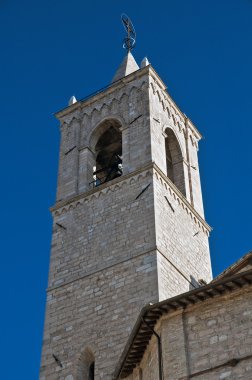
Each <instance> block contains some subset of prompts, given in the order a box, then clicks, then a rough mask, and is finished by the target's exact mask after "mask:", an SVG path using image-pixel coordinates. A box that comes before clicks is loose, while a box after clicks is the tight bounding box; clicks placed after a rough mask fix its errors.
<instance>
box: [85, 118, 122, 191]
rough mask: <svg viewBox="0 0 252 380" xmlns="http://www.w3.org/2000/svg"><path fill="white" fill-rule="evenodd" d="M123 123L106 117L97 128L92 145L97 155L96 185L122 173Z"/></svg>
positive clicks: (92, 138)
mask: <svg viewBox="0 0 252 380" xmlns="http://www.w3.org/2000/svg"><path fill="white" fill-rule="evenodd" d="M121 127H122V124H121V123H120V122H119V120H117V119H115V118H106V119H104V120H103V121H102V122H101V123H99V125H98V126H97V127H96V128H95V130H94V132H93V133H92V135H91V138H90V147H91V149H92V151H93V152H94V155H95V167H94V171H93V175H94V183H95V186H98V185H100V184H102V183H104V182H108V181H110V180H112V179H114V178H116V177H120V176H121V175H122V128H121Z"/></svg>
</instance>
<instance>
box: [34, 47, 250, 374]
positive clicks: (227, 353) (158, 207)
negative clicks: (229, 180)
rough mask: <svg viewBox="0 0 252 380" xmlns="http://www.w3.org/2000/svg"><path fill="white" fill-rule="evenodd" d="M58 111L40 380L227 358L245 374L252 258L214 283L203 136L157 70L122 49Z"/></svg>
mask: <svg viewBox="0 0 252 380" xmlns="http://www.w3.org/2000/svg"><path fill="white" fill-rule="evenodd" d="M56 117H57V118H58V120H59V122H60V131H61V144H60V158H59V173H58V186H57V199H56V203H55V205H54V206H53V207H52V209H51V212H52V216H53V234H52V245H51V260H50V272H49V283H48V289H47V304H46V319H45V327H44V339H43V349H42V359H41V370H40V380H59V379H60V380H92V379H105V380H111V379H121V378H128V379H134V380H136V379H138V380H145V379H146V380H147V379H148V380H149V379H152V380H161V379H167V380H168V379H171V380H175V379H176V380H177V379H189V378H192V377H195V378H197V379H201V380H203V379H204V380H205V379H210V378H211V379H213V378H218V379H219V378H220V379H224V378H228V376H229V375H227V374H229V370H227V368H226V367H228V368H229V367H230V366H228V365H227V366H226V367H225V366H222V367H220V368H218V369H217V370H216V371H217V372H216V374H218V376H219V377H213V373H210V372H207V373H206V372H204V373H203V374H202V373H200V371H204V370H207V369H209V368H212V367H218V365H222V364H223V363H224V364H225V363H226V362H228V361H231V360H233V362H232V363H233V364H235V360H236V361H237V360H238V362H237V363H236V364H235V365H233V367H232V366H231V367H232V368H233V369H234V371H236V370H238V372H234V373H235V374H237V373H238V375H239V376H244V377H235V376H236V375H234V376H233V372H232V371H231V372H230V373H231V376H233V377H229V378H230V379H238V378H241V379H251V378H252V375H251V374H252V372H251V371H252V364H251V363H252V362H251V359H249V358H247V357H248V356H249V355H250V354H249V350H250V351H251V348H250V347H252V345H251V341H252V323H251V321H252V312H251V311H250V310H251V302H250V303H249V302H248V301H249V299H248V297H249V294H250V296H251V293H249V292H251V290H250V288H251V287H250V284H251V281H252V277H251V274H250V273H249V265H250V264H249V263H250V261H249V260H250V256H249V257H248V256H247V257H246V259H244V260H243V261H242V263H245V262H246V265H247V266H246V271H243V270H242V269H241V268H240V266H238V267H239V268H238V269H239V271H238V273H235V274H233V272H232V271H231V272H232V273H231V275H230V271H229V272H228V274H225V275H223V278H220V279H216V280H212V271H211V263H210V255H209V245H208V238H209V233H210V230H211V229H210V227H209V225H208V224H207V223H206V221H205V219H204V210H203V202H202V194H201V185H200V173H199V165H198V154H197V152H198V143H199V140H200V138H201V135H200V133H199V131H198V130H197V129H196V127H195V126H194V124H193V123H192V122H191V121H190V119H189V118H188V117H187V116H186V115H185V114H184V113H183V112H181V110H180V109H179V108H178V106H177V105H176V104H175V102H174V101H173V99H172V98H171V96H170V95H169V94H168V92H167V91H166V86H165V85H164V83H163V82H162V80H161V79H160V77H159V76H158V74H157V73H156V72H155V70H154V69H153V68H152V66H151V65H149V63H148V61H147V60H146V59H144V60H143V61H142V64H141V67H138V65H137V63H136V62H135V60H134V58H133V56H132V54H131V53H130V52H129V53H128V54H127V55H126V57H125V59H124V60H123V62H122V64H121V66H120V67H119V69H118V71H117V72H116V74H115V76H114V78H113V82H112V83H111V85H110V86H108V87H107V88H105V89H104V90H102V91H99V92H97V93H95V94H93V95H91V96H89V97H87V98H86V99H83V100H81V101H76V100H75V99H74V98H73V99H71V102H70V104H69V106H68V107H67V108H65V109H63V110H62V111H60V112H58V113H57V114H56ZM246 260H247V261H246ZM244 265H245V264H244ZM242 268H243V267H242ZM232 270H233V269H232ZM247 270H248V273H247ZM245 272H246V275H244V273H245ZM242 273H243V274H242ZM226 276H228V279H229V280H227V277H226ZM230 276H231V277H232V276H233V277H234V278H233V277H232V282H231V280H230V278H231V277H230ZM242 276H243V277H242ZM225 281H227V282H225ZM216 284H217V285H216ZM243 297H245V298H246V301H245V302H244V298H243ZM250 299H251V297H250ZM146 305H147V306H146ZM224 305H225V306H224ZM249 305H250V307H249ZM224 309H225V311H224ZM238 310H239V312H238ZM231 311H232V312H231ZM232 316H233V317H234V318H233V319H232ZM240 318H241V321H242V322H241V321H240ZM239 321H240V322H239ZM249 322H250V324H249ZM228 328H230V333H229V335H228V332H227V331H226V330H227V329H228ZM222 330H223V331H222ZM225 331H226V332H225ZM236 334H237V336H238V338H237V337H236ZM224 336H225V337H226V338H224ZM229 338H230V339H229ZM238 341H239V342H240V344H238V343H237V342H238ZM235 342H236V343H235ZM230 345H231V346H232V347H233V351H232V349H231V348H230V347H231V346H230ZM238 346H239V347H238ZM250 353H251V352H250ZM244 358H246V359H244ZM249 360H250V361H249ZM241 366H242V368H243V369H242V370H240V367H241ZM244 366H246V369H244V368H245V367H244ZM239 371H240V372H239ZM247 374H248V375H247ZM249 374H250V377H249ZM238 375H237V376H238ZM211 376H212V377H211ZM214 376H215V375H214ZM216 376H217V375H216ZM221 376H222V377H221ZM225 376H226V377H225ZM246 376H247V377H246Z"/></svg>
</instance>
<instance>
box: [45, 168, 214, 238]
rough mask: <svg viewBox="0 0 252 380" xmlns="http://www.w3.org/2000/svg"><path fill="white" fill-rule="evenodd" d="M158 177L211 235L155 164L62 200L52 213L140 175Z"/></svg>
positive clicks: (66, 208) (194, 211)
mask: <svg viewBox="0 0 252 380" xmlns="http://www.w3.org/2000/svg"><path fill="white" fill-rule="evenodd" d="M151 173H152V174H153V175H156V177H157V178H158V179H161V183H162V184H163V185H164V186H165V187H166V189H167V186H168V188H169V189H170V193H171V195H172V196H173V198H174V199H176V200H177V202H178V203H179V205H180V206H181V207H182V208H183V209H184V210H185V211H186V212H187V214H188V215H189V216H190V217H191V219H193V220H194V222H195V223H197V224H198V225H199V227H201V228H202V230H203V232H205V233H206V234H207V235H209V232H210V231H211V230H212V228H211V227H210V226H209V225H208V224H207V222H206V221H205V220H204V219H203V218H202V216H200V214H199V213H198V212H197V211H196V210H195V209H194V208H193V206H192V205H191V204H190V203H189V202H188V200H187V199H186V198H185V197H184V195H183V194H182V193H181V192H180V191H179V190H178V189H177V187H176V186H175V185H174V183H173V182H172V181H171V180H170V179H169V178H168V177H167V176H166V175H165V174H164V173H163V172H162V170H161V169H160V168H159V167H158V166H157V165H156V164H155V163H153V162H150V163H149V164H147V165H145V166H144V167H142V168H140V169H137V170H135V171H134V172H131V173H128V174H125V175H123V176H121V177H118V178H115V179H114V180H112V181H110V182H107V183H104V184H103V185H100V186H99V187H96V188H94V189H91V190H89V191H86V192H84V193H81V194H78V195H76V196H74V197H71V198H70V199H66V200H62V201H59V202H57V203H56V204H55V205H54V206H52V207H51V208H50V211H51V212H52V213H55V214H56V213H57V214H58V215H59V214H61V213H62V212H65V211H67V210H68V209H70V208H74V207H76V206H77V205H78V204H81V203H83V202H84V200H88V198H91V197H96V198H98V197H99V196H100V195H101V194H104V193H107V192H108V191H114V190H115V189H116V188H118V187H120V186H121V185H122V184H123V183H125V182H129V183H130V180H132V179H134V178H135V177H138V176H140V175H148V174H151Z"/></svg>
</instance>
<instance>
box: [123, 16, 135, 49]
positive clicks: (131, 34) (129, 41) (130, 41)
mask: <svg viewBox="0 0 252 380" xmlns="http://www.w3.org/2000/svg"><path fill="white" fill-rule="evenodd" d="M121 20H122V23H123V26H124V28H125V30H126V32H127V37H125V38H124V40H123V48H124V49H127V51H128V52H130V51H131V50H132V49H134V47H135V44H136V32H135V29H134V26H133V24H132V22H131V20H130V18H129V17H128V16H127V15H126V14H125V13H123V14H122V15H121Z"/></svg>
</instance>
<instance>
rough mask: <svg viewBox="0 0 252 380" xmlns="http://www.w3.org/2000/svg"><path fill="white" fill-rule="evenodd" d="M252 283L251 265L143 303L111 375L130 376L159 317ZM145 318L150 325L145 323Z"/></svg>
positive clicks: (116, 377) (139, 360)
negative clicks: (152, 302) (244, 269)
mask: <svg viewBox="0 0 252 380" xmlns="http://www.w3.org/2000/svg"><path fill="white" fill-rule="evenodd" d="M251 284H252V270H251V269H250V270H247V271H242V272H239V273H238V274H234V275H230V276H226V277H224V278H221V279H218V280H216V281H212V282H211V283H210V284H208V285H205V286H202V287H200V288H197V289H193V290H191V291H189V292H187V293H183V294H180V295H178V296H176V297H173V298H169V299H167V300H164V301H161V302H158V303H156V304H153V305H152V304H150V305H147V306H145V307H144V308H143V309H142V311H141V313H140V315H139V317H138V320H137V322H136V324H135V326H134V328H133V331H132V333H131V335H130V337H129V340H128V343H127V345H126V347H125V349H124V351H123V354H122V356H121V358H120V360H119V363H118V366H117V368H116V371H115V374H114V379H119V376H121V377H120V378H125V377H127V376H129V375H130V374H131V373H132V371H133V369H134V368H135V367H136V366H137V365H138V364H139V363H140V362H141V360H142V357H143V355H144V352H145V350H146V348H147V345H148V343H149V341H150V339H151V337H152V335H153V329H154V327H155V325H156V323H157V322H158V320H159V318H160V317H162V316H163V315H165V314H166V315H167V314H168V313H170V312H173V311H176V310H178V309H185V308H186V307H187V306H190V305H195V304H198V303H201V302H202V301H206V300H208V299H212V298H215V297H219V296H221V295H223V294H227V293H229V292H232V291H234V290H237V289H241V288H243V287H244V286H249V285H251ZM145 321H146V322H147V323H148V326H149V327H151V329H150V328H149V327H148V326H147V325H146V323H145Z"/></svg>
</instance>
